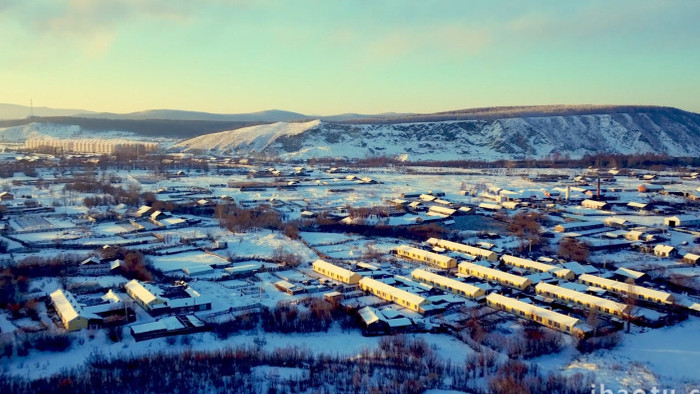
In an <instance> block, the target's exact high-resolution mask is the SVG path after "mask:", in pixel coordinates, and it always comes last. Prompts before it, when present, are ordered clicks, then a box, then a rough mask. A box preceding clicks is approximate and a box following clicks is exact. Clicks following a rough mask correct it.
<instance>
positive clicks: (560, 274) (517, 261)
mask: <svg viewBox="0 0 700 394" xmlns="http://www.w3.org/2000/svg"><path fill="white" fill-rule="evenodd" d="M501 261H502V262H503V263H504V264H506V265H509V266H511V267H518V268H522V269H524V270H528V271H531V272H548V273H550V274H552V275H553V276H556V277H557V278H560V279H567V280H572V279H574V278H575V277H576V275H574V272H573V271H571V270H569V269H566V268H561V267H557V266H555V265H551V264H545V263H541V262H539V261H533V260H528V259H524V258H522V257H516V256H511V255H509V254H504V255H503V256H502V257H501Z"/></svg>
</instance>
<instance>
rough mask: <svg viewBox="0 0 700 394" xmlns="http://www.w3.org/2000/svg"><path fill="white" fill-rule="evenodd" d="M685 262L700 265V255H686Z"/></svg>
mask: <svg viewBox="0 0 700 394" xmlns="http://www.w3.org/2000/svg"><path fill="white" fill-rule="evenodd" d="M683 262H684V263H690V264H695V265H697V264H698V263H700V255H697V254H693V253H686V254H685V255H684V256H683Z"/></svg>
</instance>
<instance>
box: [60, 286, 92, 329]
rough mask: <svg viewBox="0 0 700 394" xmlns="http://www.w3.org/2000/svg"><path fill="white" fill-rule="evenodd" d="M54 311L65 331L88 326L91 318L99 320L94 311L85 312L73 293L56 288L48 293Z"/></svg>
mask: <svg viewBox="0 0 700 394" xmlns="http://www.w3.org/2000/svg"><path fill="white" fill-rule="evenodd" d="M49 297H50V298H51V302H52V303H53V306H54V309H56V313H58V316H59V317H60V318H61V322H62V323H63V327H64V328H65V329H66V331H77V330H81V329H83V328H88V326H89V325H90V322H91V320H95V321H101V320H102V319H101V318H100V317H99V316H96V315H95V314H94V313H86V312H84V311H83V306H82V305H81V304H79V303H78V301H76V299H75V297H73V294H71V293H70V292H68V291H65V292H64V291H63V290H61V289H58V290H56V291H54V292H53V293H51V294H50V295H49Z"/></svg>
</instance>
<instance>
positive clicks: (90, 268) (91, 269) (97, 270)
mask: <svg viewBox="0 0 700 394" xmlns="http://www.w3.org/2000/svg"><path fill="white" fill-rule="evenodd" d="M111 270H112V263H111V262H110V261H101V260H100V259H98V258H97V257H89V258H87V259H85V260H83V261H81V262H80V264H78V274H80V275H89V276H99V275H106V274H109V272H110V271H111Z"/></svg>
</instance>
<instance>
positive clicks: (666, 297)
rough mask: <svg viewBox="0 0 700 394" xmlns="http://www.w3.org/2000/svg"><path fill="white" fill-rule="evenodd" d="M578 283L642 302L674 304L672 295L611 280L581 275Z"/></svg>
mask: <svg viewBox="0 0 700 394" xmlns="http://www.w3.org/2000/svg"><path fill="white" fill-rule="evenodd" d="M578 281H579V282H580V283H583V284H585V285H588V286H594V287H600V288H601V289H605V290H608V291H612V292H613V293H617V294H622V295H628V294H629V295H632V296H634V297H636V298H638V299H640V300H642V301H648V302H652V303H655V304H662V305H669V304H672V303H673V302H674V298H673V294H671V293H666V292H663V291H659V290H654V289H649V288H646V287H642V286H637V285H633V284H629V283H624V282H618V281H616V280H612V279H605V278H601V277H599V276H594V275H588V274H583V275H581V276H579V277H578Z"/></svg>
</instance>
